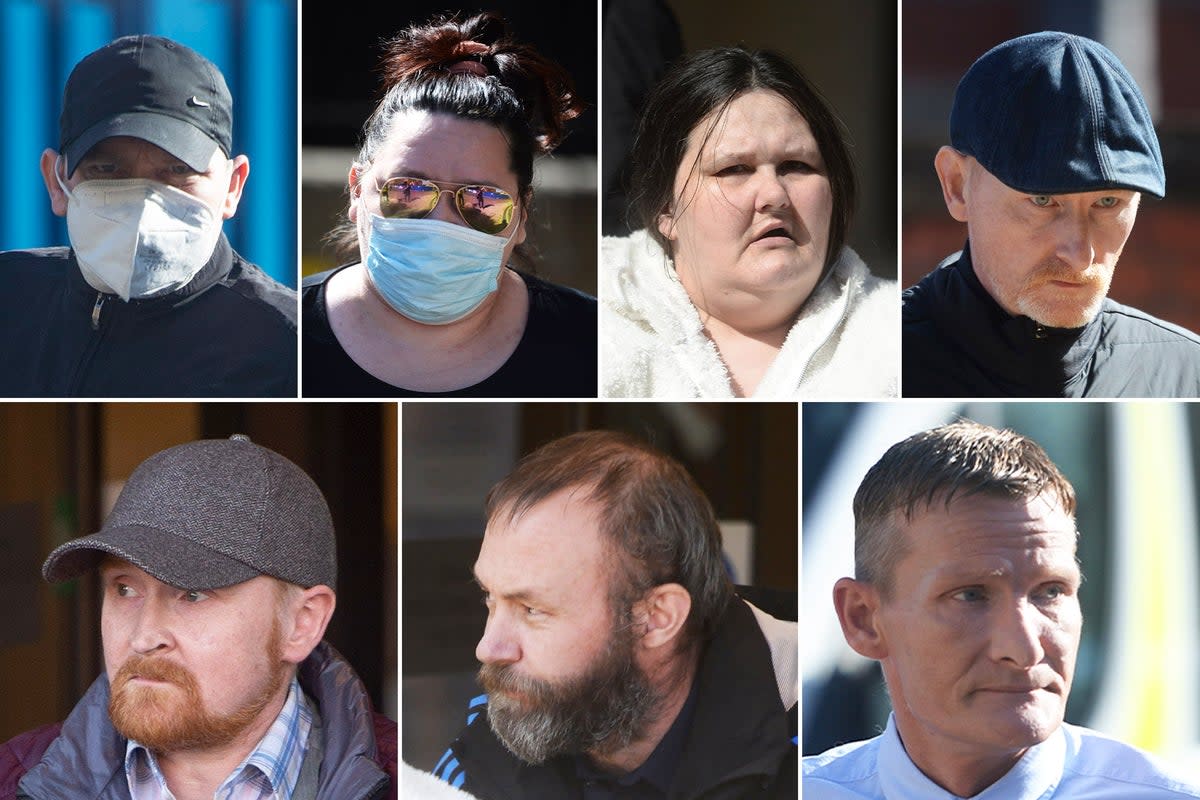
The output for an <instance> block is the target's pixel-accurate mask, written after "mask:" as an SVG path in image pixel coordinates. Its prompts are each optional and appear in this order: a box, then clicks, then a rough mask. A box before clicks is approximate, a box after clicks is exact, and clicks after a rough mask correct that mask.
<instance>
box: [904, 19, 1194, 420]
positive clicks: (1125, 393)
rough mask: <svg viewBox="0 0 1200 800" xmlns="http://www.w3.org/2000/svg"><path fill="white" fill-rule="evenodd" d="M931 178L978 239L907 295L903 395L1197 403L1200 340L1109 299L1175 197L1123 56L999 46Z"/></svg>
mask: <svg viewBox="0 0 1200 800" xmlns="http://www.w3.org/2000/svg"><path fill="white" fill-rule="evenodd" d="M934 167H935V169H936V171H937V175H938V178H939V180H940V181H941V185H942V193H943V196H944V199H945V202H946V207H947V209H948V210H949V212H950V215H951V216H952V217H954V219H956V220H958V221H960V222H965V223H967V243H966V246H965V247H964V248H963V250H962V251H961V252H959V253H955V254H954V255H952V256H950V257H949V258H947V259H946V260H945V261H943V262H942V264H941V265H940V266H939V267H938V268H937V269H936V270H934V271H933V272H931V273H930V274H929V275H927V276H925V278H923V279H922V280H921V281H920V282H919V283H918V284H916V285H915V286H913V287H910V288H909V289H907V290H906V291H905V293H904V316H903V339H902V346H903V353H904V356H903V394H904V396H906V397H1196V396H1200V337H1197V336H1196V334H1194V333H1192V332H1190V331H1187V330H1185V329H1183V328H1180V327H1178V326H1176V325H1172V324H1171V323H1168V322H1164V321H1163V320H1159V319H1156V318H1154V317H1152V316H1150V315H1149V314H1146V313H1143V312H1141V311H1138V310H1137V309H1133V308H1130V307H1128V306H1123V305H1121V304H1119V303H1116V302H1115V301H1113V300H1110V299H1108V297H1107V295H1108V288H1109V284H1110V282H1111V280H1112V275H1113V270H1114V269H1115V267H1116V265H1117V260H1118V259H1119V258H1120V256H1121V251H1122V249H1123V248H1124V246H1125V242H1126V240H1127V239H1128V238H1129V235H1130V233H1131V232H1132V230H1133V225H1134V221H1135V219H1136V217H1137V211H1138V206H1139V204H1140V203H1141V200H1142V195H1144V194H1148V195H1152V196H1154V197H1160V198H1161V197H1163V196H1164V194H1165V193H1166V177H1165V175H1164V172H1163V161H1162V154H1161V152H1160V150H1159V145H1158V137H1157V135H1156V134H1155V131H1154V125H1153V122H1152V120H1151V118H1150V113H1149V111H1148V110H1147V108H1146V104H1145V101H1144V100H1143V98H1142V94H1141V91H1140V90H1139V89H1138V86H1137V84H1136V83H1135V82H1134V79H1133V77H1132V76H1131V75H1130V74H1129V72H1128V71H1127V70H1126V69H1125V67H1124V66H1123V65H1122V64H1121V62H1120V61H1119V60H1118V59H1117V57H1116V56H1115V55H1113V53H1112V52H1110V51H1109V50H1108V49H1107V48H1105V47H1104V46H1103V45H1101V44H1100V43H1098V42H1095V41H1092V40H1091V39H1087V38H1084V37H1082V36H1076V35H1072V34H1067V33H1058V32H1042V33H1034V34H1029V35H1026V36H1021V37H1018V38H1016V39H1012V40H1010V41H1007V42H1004V43H1003V44H1000V45H998V46H996V47H994V48H993V49H991V50H989V51H988V52H987V53H985V54H984V55H983V56H982V57H980V58H979V60H977V61H976V62H975V63H974V64H973V65H972V66H971V68H970V69H969V70H968V71H967V73H966V74H965V75H964V76H963V78H962V80H961V81H960V82H959V84H958V88H957V90H956V92H955V95H954V106H953V109H952V111H951V115H950V145H949V146H947V147H943V148H941V150H939V151H938V153H937V156H936V158H935V159H934Z"/></svg>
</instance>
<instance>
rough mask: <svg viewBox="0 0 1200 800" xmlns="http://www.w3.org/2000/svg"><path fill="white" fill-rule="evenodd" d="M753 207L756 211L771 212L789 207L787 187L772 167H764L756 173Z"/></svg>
mask: <svg viewBox="0 0 1200 800" xmlns="http://www.w3.org/2000/svg"><path fill="white" fill-rule="evenodd" d="M757 178H758V180H757V185H756V187H755V199H754V207H755V209H756V210H758V211H772V210H778V209H781V208H787V207H788V205H789V199H788V193H787V187H786V186H784V185H783V180H782V179H781V178H780V176H779V175H778V173H776V171H775V168H774V167H772V166H769V165H768V166H765V167H763V168H762V169H760V170H759V171H758V172H757Z"/></svg>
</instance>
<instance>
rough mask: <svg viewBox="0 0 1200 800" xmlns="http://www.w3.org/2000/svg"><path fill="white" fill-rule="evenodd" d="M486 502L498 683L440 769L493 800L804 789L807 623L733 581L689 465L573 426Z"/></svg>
mask: <svg viewBox="0 0 1200 800" xmlns="http://www.w3.org/2000/svg"><path fill="white" fill-rule="evenodd" d="M486 511H487V519H488V523H487V528H486V530H485V532H484V537H483V544H482V546H481V548H480V551H479V558H478V560H477V561H476V562H475V577H476V580H477V582H478V583H479V586H480V588H481V590H482V591H483V594H484V602H485V605H486V606H487V610H488V618H487V624H486V627H485V629H484V633H483V637H482V638H481V639H480V641H479V645H478V647H477V648H476V656H477V657H478V659H479V660H480V662H482V664H483V666H482V667H481V669H480V671H479V682H480V685H481V686H482V687H483V689H484V690H485V691H486V692H487V694H486V695H483V696H481V697H478V698H476V699H475V700H472V701H471V703H470V708H469V711H468V716H467V727H466V729H465V730H464V731H463V732H462V734H460V735H459V737H458V738H457V739H456V740H455V741H454V742H453V744H452V745H451V746H450V749H449V750H448V751H447V752H446V754H445V755H444V756H443V757H442V759H441V760H440V762H439V763H438V764H437V766H436V767H435V769H434V773H435V774H436V775H438V776H439V777H441V778H442V779H443V780H445V781H447V782H448V783H450V784H452V785H454V786H459V787H462V788H463V789H465V790H467V791H469V792H471V793H473V794H474V795H476V796H478V797H481V798H484V800H516V799H517V798H580V797H581V798H583V799H584V800H600V799H601V798H647V799H649V798H666V797H671V798H675V799H677V800H687V798H699V797H704V798H706V799H707V800H725V799H726V798H749V797H753V798H775V797H789V798H794V797H796V791H797V786H796V771H797V760H796V746H795V736H796V704H797V695H798V691H799V689H798V673H797V664H796V656H797V635H796V625H795V623H794V622H785V621H782V620H778V619H775V618H774V617H772V616H770V615H768V614H766V613H764V612H763V611H760V610H759V609H757V608H755V607H754V606H752V605H750V604H749V603H747V602H746V601H745V600H743V599H741V598H740V597H738V596H736V595H735V593H734V587H733V586H732V585H731V584H730V582H729V579H728V577H727V576H726V573H725V570H724V566H723V562H722V556H721V533H720V530H719V528H718V526H717V522H716V519H715V517H714V515H713V511H712V507H711V506H710V504H709V503H708V500H707V499H706V498H705V497H704V495H703V494H702V493H701V492H700V490H699V488H698V487H697V486H696V485H695V483H694V482H693V481H692V479H691V477H690V476H689V475H688V474H687V472H686V471H685V470H684V469H683V467H682V466H681V465H679V464H678V463H677V462H675V461H674V460H672V459H670V458H669V457H667V456H666V455H664V454H662V453H660V452H658V451H656V450H653V449H652V448H650V447H648V446H647V445H645V444H644V443H642V442H639V441H637V440H635V439H632V438H630V437H627V436H624V435H622V434H617V433H611V432H605V431H590V432H584V433H577V434H573V435H571V436H567V437H564V438H562V439H558V440H556V441H553V442H551V443H549V444H547V445H545V446H543V447H542V448H540V449H539V450H536V451H534V452H533V453H531V454H530V455H528V456H526V457H525V458H524V459H522V460H521V462H520V463H519V464H518V465H517V467H516V469H515V470H514V471H513V472H512V473H510V474H509V475H508V477H506V478H504V479H503V480H502V481H501V482H500V483H498V484H497V485H496V486H495V487H493V488H492V490H491V492H490V493H489V494H488V498H487V504H486ZM793 619H794V617H793Z"/></svg>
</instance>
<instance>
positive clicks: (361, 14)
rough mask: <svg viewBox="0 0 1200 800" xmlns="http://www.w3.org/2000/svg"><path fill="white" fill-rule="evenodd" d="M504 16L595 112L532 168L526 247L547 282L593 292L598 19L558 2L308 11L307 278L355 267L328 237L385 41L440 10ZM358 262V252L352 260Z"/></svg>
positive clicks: (341, 211) (342, 203) (374, 94)
mask: <svg viewBox="0 0 1200 800" xmlns="http://www.w3.org/2000/svg"><path fill="white" fill-rule="evenodd" d="M460 9H461V10H462V11H463V12H464V14H467V15H469V14H472V13H477V12H478V11H480V10H485V9H486V10H492V11H498V12H500V13H501V14H502V15H503V16H504V17H506V18H507V19H508V21H509V23H510V24H511V26H512V29H513V32H514V34H515V35H516V37H517V38H518V39H519V40H521V41H523V42H525V43H528V44H532V45H533V46H534V47H536V48H537V49H538V50H539V51H540V52H541V53H542V54H543V55H545V56H548V57H549V58H552V59H553V60H555V61H557V62H558V63H559V64H561V65H562V66H563V67H565V68H566V70H567V71H568V72H569V73H570V74H571V76H572V77H573V78H574V80H575V88H576V90H577V91H578V93H579V96H580V98H581V99H582V100H583V101H584V102H585V103H586V104H587V106H588V110H587V111H586V112H585V113H584V114H583V115H582V116H581V117H579V118H577V119H576V120H574V121H573V122H572V123H571V124H570V127H569V131H570V133H569V134H568V136H567V138H566V139H565V140H564V141H563V143H562V144H561V145H560V146H559V147H558V149H557V150H555V152H554V154H553V155H551V156H550V157H548V158H539V159H538V160H537V161H536V162H535V164H534V183H533V186H534V200H533V208H532V210H531V212H530V224H529V226H528V227H527V238H526V245H525V246H526V248H527V249H530V250H532V252H533V254H534V257H535V270H534V271H535V272H536V273H537V274H538V275H540V276H541V277H543V278H546V279H548V280H551V281H554V282H557V283H561V284H565V285H567V286H571V287H574V288H577V289H581V290H583V291H585V292H587V293H588V294H591V295H595V293H596V209H597V203H596V185H597V184H596V142H597V133H596V120H597V119H598V113H597V102H598V92H597V77H596V75H597V73H596V25H595V18H594V17H589V15H588V14H587V13H585V12H584V11H583V10H579V11H574V12H572V13H571V14H570V17H571V19H572V20H576V21H577V20H580V19H582V20H583V22H582V23H579V22H573V23H572V24H567V22H566V21H565V19H564V13H565V12H564V11H563V9H562V5H561V4H560V3H551V2H548V1H547V0H532V1H531V0H497V1H496V2H490V3H480V4H471V5H456V4H454V3H443V2H431V1H430V0H407V1H406V2H404V3H402V4H392V5H383V6H379V7H375V8H372V9H371V10H370V12H369V13H368V12H365V11H364V10H362V9H358V10H347V9H346V8H345V7H343V6H341V5H339V4H337V3H308V4H306V5H305V7H304V15H303V16H304V24H303V26H302V27H303V30H302V32H301V37H302V42H303V59H302V60H303V63H302V65H301V76H302V87H303V88H302V99H301V108H302V115H301V116H302V122H301V137H302V165H301V173H302V175H303V185H302V187H301V199H302V206H303V211H302V216H301V242H300V248H301V268H302V270H303V273H304V275H311V274H313V273H315V272H320V271H322V270H325V269H330V268H332V267H335V266H338V265H339V264H340V263H349V262H348V261H344V260H341V259H339V258H338V257H337V255H336V254H335V253H334V251H333V249H332V248H330V247H329V246H328V244H327V243H326V241H325V240H324V237H325V236H326V234H327V233H328V232H329V231H330V230H331V229H332V228H333V227H334V226H335V225H336V224H337V223H338V222H339V221H340V220H341V219H344V218H345V215H346V209H347V206H348V204H349V195H348V193H347V191H346V188H347V176H348V175H349V172H350V165H351V163H352V162H353V161H354V159H355V157H356V156H357V154H358V148H359V144H360V141H359V138H360V135H361V132H362V126H363V123H364V122H366V120H367V117H368V116H370V114H371V111H372V110H373V109H374V107H375V104H376V103H377V102H378V101H379V100H380V99H381V98H382V97H383V93H382V86H381V82H380V78H381V73H380V72H379V67H380V65H381V59H382V57H383V55H384V50H383V43H384V42H385V40H387V39H388V38H390V37H391V36H393V35H394V34H395V33H397V32H398V31H399V30H401V29H402V28H404V27H406V26H408V25H410V24H412V23H421V22H425V21H427V20H428V19H430V18H431V17H433V16H434V15H435V14H439V13H442V12H453V11H456V10H460ZM355 260H357V258H356V259H355Z"/></svg>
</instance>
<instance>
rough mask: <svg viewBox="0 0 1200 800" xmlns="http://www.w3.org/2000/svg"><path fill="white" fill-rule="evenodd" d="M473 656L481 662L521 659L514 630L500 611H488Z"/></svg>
mask: <svg viewBox="0 0 1200 800" xmlns="http://www.w3.org/2000/svg"><path fill="white" fill-rule="evenodd" d="M475 658H477V659H479V663H481V664H515V663H516V662H517V661H520V660H521V647H520V645H519V644H518V642H517V637H516V635H515V632H514V631H513V630H512V627H511V626H510V625H509V623H508V621H507V620H506V619H504V617H503V614H502V613H501V612H500V611H496V610H492V611H489V612H488V619H487V623H486V624H485V625H484V627H483V636H482V637H480V639H479V644H477V645H475Z"/></svg>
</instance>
